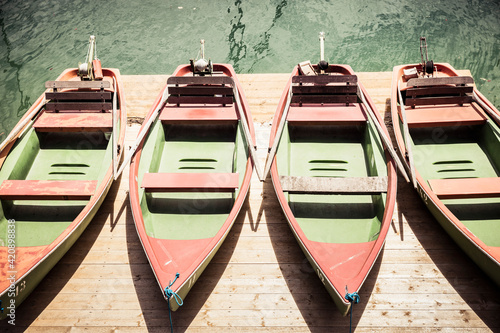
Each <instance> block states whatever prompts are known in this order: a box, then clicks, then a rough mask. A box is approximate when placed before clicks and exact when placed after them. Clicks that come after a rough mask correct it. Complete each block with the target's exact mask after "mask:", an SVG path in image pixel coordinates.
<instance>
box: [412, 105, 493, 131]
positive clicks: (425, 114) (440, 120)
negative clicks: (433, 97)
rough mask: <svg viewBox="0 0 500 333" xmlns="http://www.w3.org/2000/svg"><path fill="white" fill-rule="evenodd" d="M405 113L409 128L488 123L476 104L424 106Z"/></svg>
mask: <svg viewBox="0 0 500 333" xmlns="http://www.w3.org/2000/svg"><path fill="white" fill-rule="evenodd" d="M405 111H406V120H407V122H408V127H409V128H417V127H437V126H458V125H480V124H484V123H485V122H486V121H487V117H486V116H485V115H484V114H483V112H482V111H481V109H480V108H479V107H478V106H477V105H475V104H469V105H464V106H452V105H450V106H446V107H443V106H424V107H417V108H415V109H406V110H405Z"/></svg>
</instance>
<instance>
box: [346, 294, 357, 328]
mask: <svg viewBox="0 0 500 333" xmlns="http://www.w3.org/2000/svg"><path fill="white" fill-rule="evenodd" d="M345 299H346V300H348V301H349V302H350V303H351V316H350V319H349V332H352V309H353V307H354V304H357V303H359V295H358V293H357V292H353V293H349V292H347V287H346V294H345Z"/></svg>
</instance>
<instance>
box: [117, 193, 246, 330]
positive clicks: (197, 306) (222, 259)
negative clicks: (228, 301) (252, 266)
mask: <svg viewBox="0 0 500 333" xmlns="http://www.w3.org/2000/svg"><path fill="white" fill-rule="evenodd" d="M250 193H251V189H250V190H249V192H248V194H247V197H246V199H245V201H244V203H243V205H242V207H241V210H240V213H239V215H238V217H237V218H236V220H235V221H234V224H233V227H232V228H231V230H230V231H229V233H228V235H227V237H226V239H225V241H224V242H223V243H222V245H221V247H220V248H219V250H218V251H217V253H216V254H215V256H214V257H213V258H212V260H211V262H210V263H209V264H208V266H207V268H206V269H205V271H204V272H203V273H202V274H201V275H200V277H199V279H198V280H197V282H196V283H195V284H194V286H193V288H192V289H191V290H190V292H189V294H188V295H187V297H186V298H185V299H184V300H183V302H184V304H183V305H182V306H181V307H180V308H179V309H178V310H177V311H175V312H172V322H173V327H174V330H175V332H184V331H186V330H187V329H188V328H189V327H190V325H191V324H192V323H193V321H194V320H195V318H196V317H197V316H200V315H203V314H201V312H202V311H203V306H204V305H205V303H206V302H207V300H208V298H209V297H210V295H211V294H212V293H213V291H214V289H215V287H216V285H217V284H218V283H219V281H220V280H221V277H222V275H223V273H224V271H225V270H226V267H227V265H228V263H229V261H230V259H231V257H232V255H233V252H234V249H235V246H236V243H237V242H238V238H239V235H240V233H241V229H242V227H243V222H244V221H245V217H246V215H247V214H251V212H250V204H249V197H250ZM126 223H127V247H128V253H129V260H130V268H131V273H132V277H133V283H134V287H135V291H136V294H137V298H138V300H139V304H140V307H141V312H142V315H143V317H144V321H145V325H146V327H147V329H148V331H150V332H153V331H154V332H157V331H158V330H162V331H169V327H170V320H169V314H168V312H169V309H168V303H167V302H166V301H165V299H164V298H163V297H162V293H161V292H160V290H159V286H158V282H157V281H156V278H155V276H154V273H153V270H152V269H151V267H150V265H149V262H148V259H147V257H146V254H145V252H144V250H143V249H142V246H141V242H140V240H139V236H138V235H137V232H136V230H135V226H134V220H133V218H132V212H131V210H130V208H129V206H127V218H126ZM173 278H174V277H172V279H173ZM171 301H172V302H173V301H174V300H171Z"/></svg>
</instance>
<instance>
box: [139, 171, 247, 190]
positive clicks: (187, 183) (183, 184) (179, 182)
mask: <svg viewBox="0 0 500 333" xmlns="http://www.w3.org/2000/svg"><path fill="white" fill-rule="evenodd" d="M141 187H142V188H144V189H145V190H146V192H233V191H234V190H236V189H237V188H238V187H239V174H238V173H146V174H144V178H143V179H142V183H141Z"/></svg>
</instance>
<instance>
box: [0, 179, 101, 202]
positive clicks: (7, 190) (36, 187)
mask: <svg viewBox="0 0 500 333" xmlns="http://www.w3.org/2000/svg"><path fill="white" fill-rule="evenodd" d="M96 188H97V180H4V181H3V183H2V184H1V185H0V198H1V199H4V200H88V199H90V197H91V196H92V195H94V193H95V190H96Z"/></svg>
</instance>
